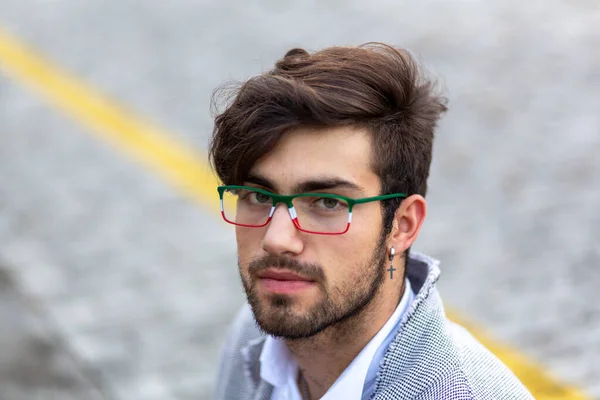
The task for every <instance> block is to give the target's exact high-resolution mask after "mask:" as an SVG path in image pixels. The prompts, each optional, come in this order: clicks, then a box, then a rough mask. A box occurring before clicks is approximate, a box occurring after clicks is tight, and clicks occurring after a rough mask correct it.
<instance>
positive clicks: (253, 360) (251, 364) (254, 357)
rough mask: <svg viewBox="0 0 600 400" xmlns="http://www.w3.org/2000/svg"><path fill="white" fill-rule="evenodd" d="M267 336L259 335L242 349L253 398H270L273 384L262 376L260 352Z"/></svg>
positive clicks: (263, 399) (254, 399) (264, 399)
mask: <svg viewBox="0 0 600 400" xmlns="http://www.w3.org/2000/svg"><path fill="white" fill-rule="evenodd" d="M264 342H265V337H264V336H263V337H259V338H257V339H255V340H252V341H250V342H248V345H247V346H246V347H244V348H243V349H242V355H243V357H244V374H245V375H246V377H247V378H248V379H249V380H250V382H251V383H252V390H253V392H254V395H253V397H252V400H269V398H270V397H271V392H272V391H273V386H271V385H270V384H269V383H267V382H265V381H263V380H262V379H261V378H260V354H261V352H262V348H263V344H264Z"/></svg>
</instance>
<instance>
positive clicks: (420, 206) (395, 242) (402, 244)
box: [388, 194, 427, 254]
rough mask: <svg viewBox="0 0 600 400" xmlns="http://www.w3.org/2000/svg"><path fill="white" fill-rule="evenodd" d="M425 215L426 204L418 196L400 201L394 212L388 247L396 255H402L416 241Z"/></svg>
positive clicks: (421, 197)
mask: <svg viewBox="0 0 600 400" xmlns="http://www.w3.org/2000/svg"><path fill="white" fill-rule="evenodd" d="M426 214H427V202H426V201H425V199H424V198H423V196H420V195H418V194H415V195H412V196H409V197H407V198H406V199H404V200H402V203H400V207H398V209H397V210H396V214H395V216H394V222H393V226H392V231H391V232H390V236H389V239H388V247H394V248H395V249H396V253H397V254H398V253H403V252H404V251H405V250H406V249H408V248H409V247H410V246H412V244H413V243H414V242H415V240H417V237H418V236H419V232H420V231H421V226H423V222H424V221H425V216H426Z"/></svg>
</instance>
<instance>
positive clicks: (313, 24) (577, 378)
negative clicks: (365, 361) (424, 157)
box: [0, 0, 600, 400]
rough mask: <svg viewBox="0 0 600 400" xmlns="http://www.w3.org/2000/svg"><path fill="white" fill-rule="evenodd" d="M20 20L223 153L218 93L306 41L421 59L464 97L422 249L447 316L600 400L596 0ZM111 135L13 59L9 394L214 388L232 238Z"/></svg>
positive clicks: (439, 153)
mask: <svg viewBox="0 0 600 400" xmlns="http://www.w3.org/2000/svg"><path fill="white" fill-rule="evenodd" d="M0 29H4V30H6V31H7V32H9V33H11V34H12V35H15V36H16V37H18V38H19V40H21V41H22V42H23V43H26V44H27V45H28V46H30V47H31V48H33V49H35V51H36V52H37V53H38V54H39V55H42V56H43V57H45V58H47V59H48V60H51V61H52V62H54V63H56V64H58V65H60V66H61V68H63V69H64V70H65V71H68V72H69V73H70V74H72V75H74V76H77V77H79V78H81V79H83V80H84V81H85V82H87V84H89V85H90V86H91V87H94V88H96V89H97V90H99V91H100V92H102V93H104V94H106V95H107V96H108V97H109V98H111V99H112V100H113V101H114V102H115V103H116V104H118V105H119V106H122V107H123V108H125V109H127V110H129V112H131V113H132V114H134V115H138V116H141V117H142V118H143V119H145V120H146V121H149V122H150V123H152V124H154V125H156V126H159V127H162V128H164V129H165V130H167V131H168V132H170V133H171V134H172V135H173V139H174V140H177V141H180V142H182V143H184V144H185V145H186V146H188V147H190V148H192V149H194V150H195V151H197V152H198V154H200V155H202V154H205V151H206V148H207V141H208V138H209V136H210V133H211V129H212V121H211V117H210V114H209V100H210V96H211V92H212V90H213V89H214V88H215V87H216V86H217V85H219V84H220V83H223V82H225V81H228V80H231V79H235V80H243V79H246V78H248V77H250V76H252V75H254V74H257V73H260V72H261V71H264V70H266V69H268V68H270V66H271V65H272V64H273V62H274V61H275V60H276V59H278V58H279V57H281V56H282V55H283V53H284V52H285V51H286V50H288V49H289V48H291V47H297V46H299V47H304V48H306V49H308V50H318V49H320V48H323V47H326V46H329V45H356V44H361V43H364V42H367V41H384V42H387V43H389V44H393V45H397V46H401V47H406V48H408V49H410V50H411V51H413V52H415V53H416V54H418V55H419V56H420V57H421V58H422V60H423V61H424V62H425V63H426V64H427V66H428V68H429V70H430V72H431V73H432V74H434V75H435V76H437V77H439V78H440V79H441V82H442V84H443V85H444V87H445V88H446V92H447V94H448V96H449V98H450V111H449V113H448V114H447V115H446V117H445V118H444V120H443V123H442V126H441V127H440V130H439V133H438V137H437V141H436V145H435V154H434V163H433V167H432V176H431V179H430V193H429V196H428V202H429V215H428V219H427V221H426V223H425V226H424V229H423V231H422V234H421V237H420V239H419V240H418V242H417V245H416V246H415V248H417V249H418V250H421V251H423V252H426V253H428V254H430V255H432V256H434V257H436V258H439V259H441V262H442V264H441V267H442V276H441V279H440V287H441V290H442V294H443V296H444V298H445V301H446V303H447V305H448V307H451V308H452V309H453V310H457V311H458V312H459V313H460V315H461V316H463V317H465V318H467V319H468V320H470V321H472V322H473V323H474V324H476V325H477V326H478V327H480V328H481V329H483V330H484V331H485V332H486V333H489V334H490V335H491V336H492V337H493V338H494V339H495V340H498V341H500V342H502V343H504V344H506V345H509V346H512V347H514V348H516V349H518V351H519V352H520V353H521V354H522V355H524V356H525V357H528V358H529V359H531V360H534V361H535V362H537V363H539V365H540V366H541V367H542V368H544V369H545V370H546V371H547V372H548V373H549V374H551V376H553V377H556V378H557V379H558V380H560V381H562V382H566V383H568V384H570V385H573V386H575V387H578V388H580V389H582V390H585V391H586V392H587V394H588V395H590V398H598V399H600V362H599V361H600V294H599V291H598V287H599V285H600V272H599V270H600V210H599V207H598V206H599V205H600V156H598V153H599V152H600V134H599V130H600V4H599V3H597V2H596V1H593V0H545V1H541V0H536V1H530V2H525V1H514V0H505V1H501V0H495V1H491V0H489V1H483V0H482V1H476V0H455V1H450V0H447V1H440V0H428V1H425V0H421V1H418V2H417V1H413V2H408V1H391V0H373V1H371V2H365V1H354V0H347V1H340V0H324V1H302V2H300V1H296V2H291V1H274V0H257V1H246V2H243V1H232V0H223V1H220V2H217V1H213V2H209V1H191V0H189V1H184V0H178V1H177V0H176V1H172V2H165V1H157V0H145V1H141V0H140V1H133V0H123V1H119V2H116V1H115V2H108V1H102V0H84V1H81V0H79V1H76V0H54V1H53V0H20V1H10V0H0ZM89 133H90V127H88V126H85V125H83V124H80V123H78V122H76V121H75V120H73V119H71V117H69V116H68V115H66V114H65V113H64V112H62V111H61V110H60V109H58V108H55V107H54V106H52V105H51V104H49V103H47V102H46V101H45V100H44V99H42V98H41V97H40V96H38V95H37V94H36V93H35V92H33V91H31V90H29V89H28V88H27V87H26V86H25V85H23V83H22V82H21V81H20V80H19V79H18V78H16V77H15V76H14V75H13V74H12V73H9V72H8V71H7V70H6V69H4V68H3V64H2V61H1V60H0V399H1V400H20V399H44V400H45V399H127V400H136V399H140V400H142V399H143V400H154V399H196V400H198V399H200V400H205V399H209V398H210V395H211V391H212V388H213V383H214V379H215V373H216V365H217V364H216V363H217V358H218V354H219V351H220V347H221V345H222V341H223V338H224V333H225V331H226V329H227V326H228V324H229V322H230V320H231V318H232V316H233V314H234V313H235V311H236V310H237V309H238V307H239V306H240V305H241V304H242V302H243V300H244V298H243V295H242V289H241V285H240V284H239V279H238V274H237V266H236V255H235V243H234V238H233V235H232V234H233V232H232V230H231V229H230V227H229V226H227V225H226V224H225V223H224V222H222V221H221V220H220V216H219V215H218V214H217V213H215V212H213V210H209V209H208V208H205V207H203V206H202V205H201V204H198V203H196V202H194V201H193V200H191V199H189V198H187V197H185V196H184V195H183V194H182V193H180V192H179V191H178V190H177V189H175V188H174V187H172V186H171V185H170V184H169V182H166V181H164V180H162V179H161V178H159V177H157V175H156V174H155V173H154V172H153V171H151V170H149V169H147V168H146V167H144V166H142V165H141V164H139V163H138V162H137V160H135V159H133V158H131V157H129V156H128V155H127V154H125V153H123V152H121V151H120V149H118V148H117V147H114V146H112V145H110V144H109V143H106V142H104V141H102V140H101V139H99V138H98V137H97V136H93V135H90V134H89ZM215 196H216V191H215ZM532 390H533V389H532ZM536 390H539V392H537V393H539V395H540V396H539V397H538V398H558V397H557V395H554V397H552V393H551V391H548V393H547V395H544V396H546V397H544V396H543V392H544V390H545V389H544V388H538V389H536Z"/></svg>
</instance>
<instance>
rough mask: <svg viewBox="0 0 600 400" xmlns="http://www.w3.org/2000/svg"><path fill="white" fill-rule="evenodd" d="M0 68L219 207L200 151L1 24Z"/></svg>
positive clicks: (213, 181)
mask: <svg viewBox="0 0 600 400" xmlns="http://www.w3.org/2000/svg"><path fill="white" fill-rule="evenodd" d="M0 68H2V69H4V70H5V71H7V72H8V73H9V74H11V75H12V76H14V77H15V78H17V79H18V80H20V81H21V82H22V83H25V84H26V85H27V86H29V87H30V88H32V89H34V90H35V91H37V92H38V93H40V94H41V95H42V96H43V97H45V98H46V99H47V100H48V101H49V102H51V103H52V104H54V105H55V106H56V107H58V108H60V109H61V110H62V111H63V112H65V113H67V114H69V115H70V116H72V117H74V118H75V119H77V120H78V121H79V122H81V123H82V124H83V125H84V126H86V127H88V128H91V130H92V131H93V132H94V133H96V134H98V135H99V136H100V137H102V138H103V139H105V140H108V141H109V142H110V143H112V144H113V145H115V146H116V147H119V148H121V149H123V150H125V151H126V152H128V153H130V154H131V155H132V156H134V158H136V159H138V160H141V161H142V162H144V163H145V164H146V165H148V166H150V167H151V168H152V169H153V170H154V171H155V172H157V173H158V174H160V175H162V176H163V177H164V178H166V179H167V180H168V181H169V182H171V183H173V184H175V185H176V186H177V187H178V188H179V189H181V190H183V191H184V192H185V193H186V194H187V195H188V196H192V197H193V198H195V199H196V200H199V201H200V202H202V203H204V204H208V205H209V206H210V207H211V208H213V209H215V207H216V208H218V207H219V201H218V200H219V198H218V194H217V190H216V185H217V179H216V177H215V175H214V174H213V172H212V170H211V168H210V167H209V165H208V163H205V162H202V161H203V160H206V155H205V154H196V153H194V152H192V151H190V150H189V147H188V146H182V145H181V144H179V143H177V142H175V141H174V140H173V137H174V135H172V134H169V133H167V132H164V131H161V130H160V129H158V128H156V127H155V126H153V125H151V124H149V123H147V122H146V121H143V120H141V119H138V118H135V117H133V116H132V115H130V114H129V113H127V112H125V111H124V110H123V108H121V107H118V106H116V105H115V103H114V101H110V100H108V99H106V98H105V97H103V96H101V95H100V94H99V93H98V92H97V91H96V90H94V89H92V88H90V87H89V86H86V85H84V84H83V82H80V81H79V80H77V79H75V78H73V77H71V76H69V75H68V74H65V72H64V71H61V70H60V69H59V68H57V67H56V66H54V65H52V64H51V63H49V62H48V61H46V60H44V59H43V58H41V57H39V56H37V55H35V54H34V53H33V52H31V51H30V50H29V49H27V48H26V47H25V46H23V45H22V44H21V43H20V42H19V41H18V40H16V39H15V38H14V37H11V36H10V35H9V34H8V33H6V32H4V31H2V30H1V29H0Z"/></svg>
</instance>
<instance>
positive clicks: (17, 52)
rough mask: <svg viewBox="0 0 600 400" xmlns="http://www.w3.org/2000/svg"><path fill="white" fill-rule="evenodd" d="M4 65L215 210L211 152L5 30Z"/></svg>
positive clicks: (517, 364)
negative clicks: (139, 114) (130, 109)
mask: <svg viewBox="0 0 600 400" xmlns="http://www.w3.org/2000/svg"><path fill="white" fill-rule="evenodd" d="M0 67H1V68H3V69H4V70H6V71H7V72H8V73H10V74H11V75H12V76H14V77H15V78H17V79H18V80H20V81H21V82H22V83H24V84H26V85H27V86H29V87H31V88H32V89H34V90H35V91H37V92H38V93H40V94H41V95H42V96H43V97H45V98H46V100H48V101H49V102H50V103H52V104H54V105H55V106H56V107H57V108H59V109H60V110H61V111H63V112H65V113H67V114H69V115H71V116H72V117H74V118H75V119H77V120H79V122H81V123H82V124H83V125H84V126H86V127H87V128H91V130H92V131H93V132H95V133H96V134H97V135H98V136H100V137H101V138H102V139H105V140H108V141H109V142H111V143H112V144H113V145H114V146H116V147H118V148H120V149H122V150H123V151H125V152H126V153H129V154H130V155H131V156H133V157H134V158H135V159H137V160H140V161H142V162H143V163H144V164H146V165H148V166H150V167H151V168H152V169H153V170H154V171H155V172H157V173H158V174H160V175H161V176H163V177H164V178H165V179H166V180H167V181H168V182H170V183H172V184H174V185H175V186H176V187H178V188H179V189H180V190H182V191H183V192H184V193H185V194H186V195H187V196H191V197H193V198H194V199H196V200H197V201H199V202H201V203H202V204H204V205H208V206H209V207H210V208H212V209H213V210H215V209H216V208H218V196H217V194H216V186H217V184H218V183H217V179H216V177H215V175H214V174H213V173H212V171H211V169H210V167H209V165H208V164H207V162H206V161H205V160H206V154H200V153H198V152H193V151H191V150H190V149H189V147H188V146H183V145H181V144H179V143H177V142H175V141H174V140H173V138H174V137H175V135H173V134H169V133H168V132H164V131H161V130H160V129H158V128H156V127H154V126H152V125H150V124H148V123H147V122H145V121H143V120H141V119H138V118H136V117H134V116H133V115H131V114H129V113H127V112H125V111H124V110H123V108H121V107H118V106H116V105H115V103H114V102H113V101H110V100H108V99H106V98H104V97H102V96H101V95H100V94H99V93H98V92H97V91H96V90H93V89H92V88H90V87H89V86H86V85H85V84H84V83H83V82H81V81H79V80H77V79H76V78H74V77H72V76H69V75H68V74H67V73H65V72H64V71H62V70H60V69H59V68H58V67H56V66H54V65H52V64H51V63H49V62H48V61H46V60H44V59H43V58H41V57H39V56H37V55H35V54H34V53H32V52H31V51H30V50H28V49H27V48H26V47H25V46H23V45H22V44H21V43H20V42H19V41H18V40H16V39H15V38H13V37H11V36H9V35H8V34H7V33H6V32H3V31H1V30H0ZM449 318H450V319H452V320H453V321H456V322H457V323H460V324H461V325H463V326H464V327H465V328H467V329H468V330H469V331H470V332H471V333H472V334H473V335H474V336H475V337H477V339H478V340H479V341H481V343H483V345H484V346H486V347H487V348H488V349H490V350H491V351H492V352H493V353H495V354H496V355H497V356H498V357H499V358H500V359H501V360H502V361H503V362H504V363H505V364H506V365H507V366H508V367H509V368H510V369H511V370H512V371H514V373H515V374H516V375H517V376H518V377H519V378H520V379H521V380H522V382H523V383H524V384H525V385H526V386H527V387H528V388H529V389H530V390H531V392H532V393H533V394H534V396H535V398H536V399H538V400H540V399H541V400H557V399H569V400H585V399H588V397H587V396H585V395H584V394H583V393H582V392H581V391H579V390H577V389H576V388H573V387H570V386H567V385H564V384H562V383H560V381H559V380H557V379H555V378H554V377H552V376H551V375H550V374H548V373H547V372H546V371H544V369H543V368H542V367H541V366H540V365H538V364H536V363H535V362H533V361H531V360H529V359H527V358H526V357H525V356H523V355H522V354H520V353H519V352H517V351H516V350H515V349H512V348H510V347H508V346H505V345H503V344H500V343H498V342H497V341H495V340H494V339H492V338H491V337H490V336H488V335H487V334H486V333H485V332H484V331H483V330H482V329H481V328H479V327H477V326H474V325H473V324H472V323H469V322H468V321H466V320H465V319H464V318H462V317H461V316H459V315H457V314H455V313H449Z"/></svg>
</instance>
